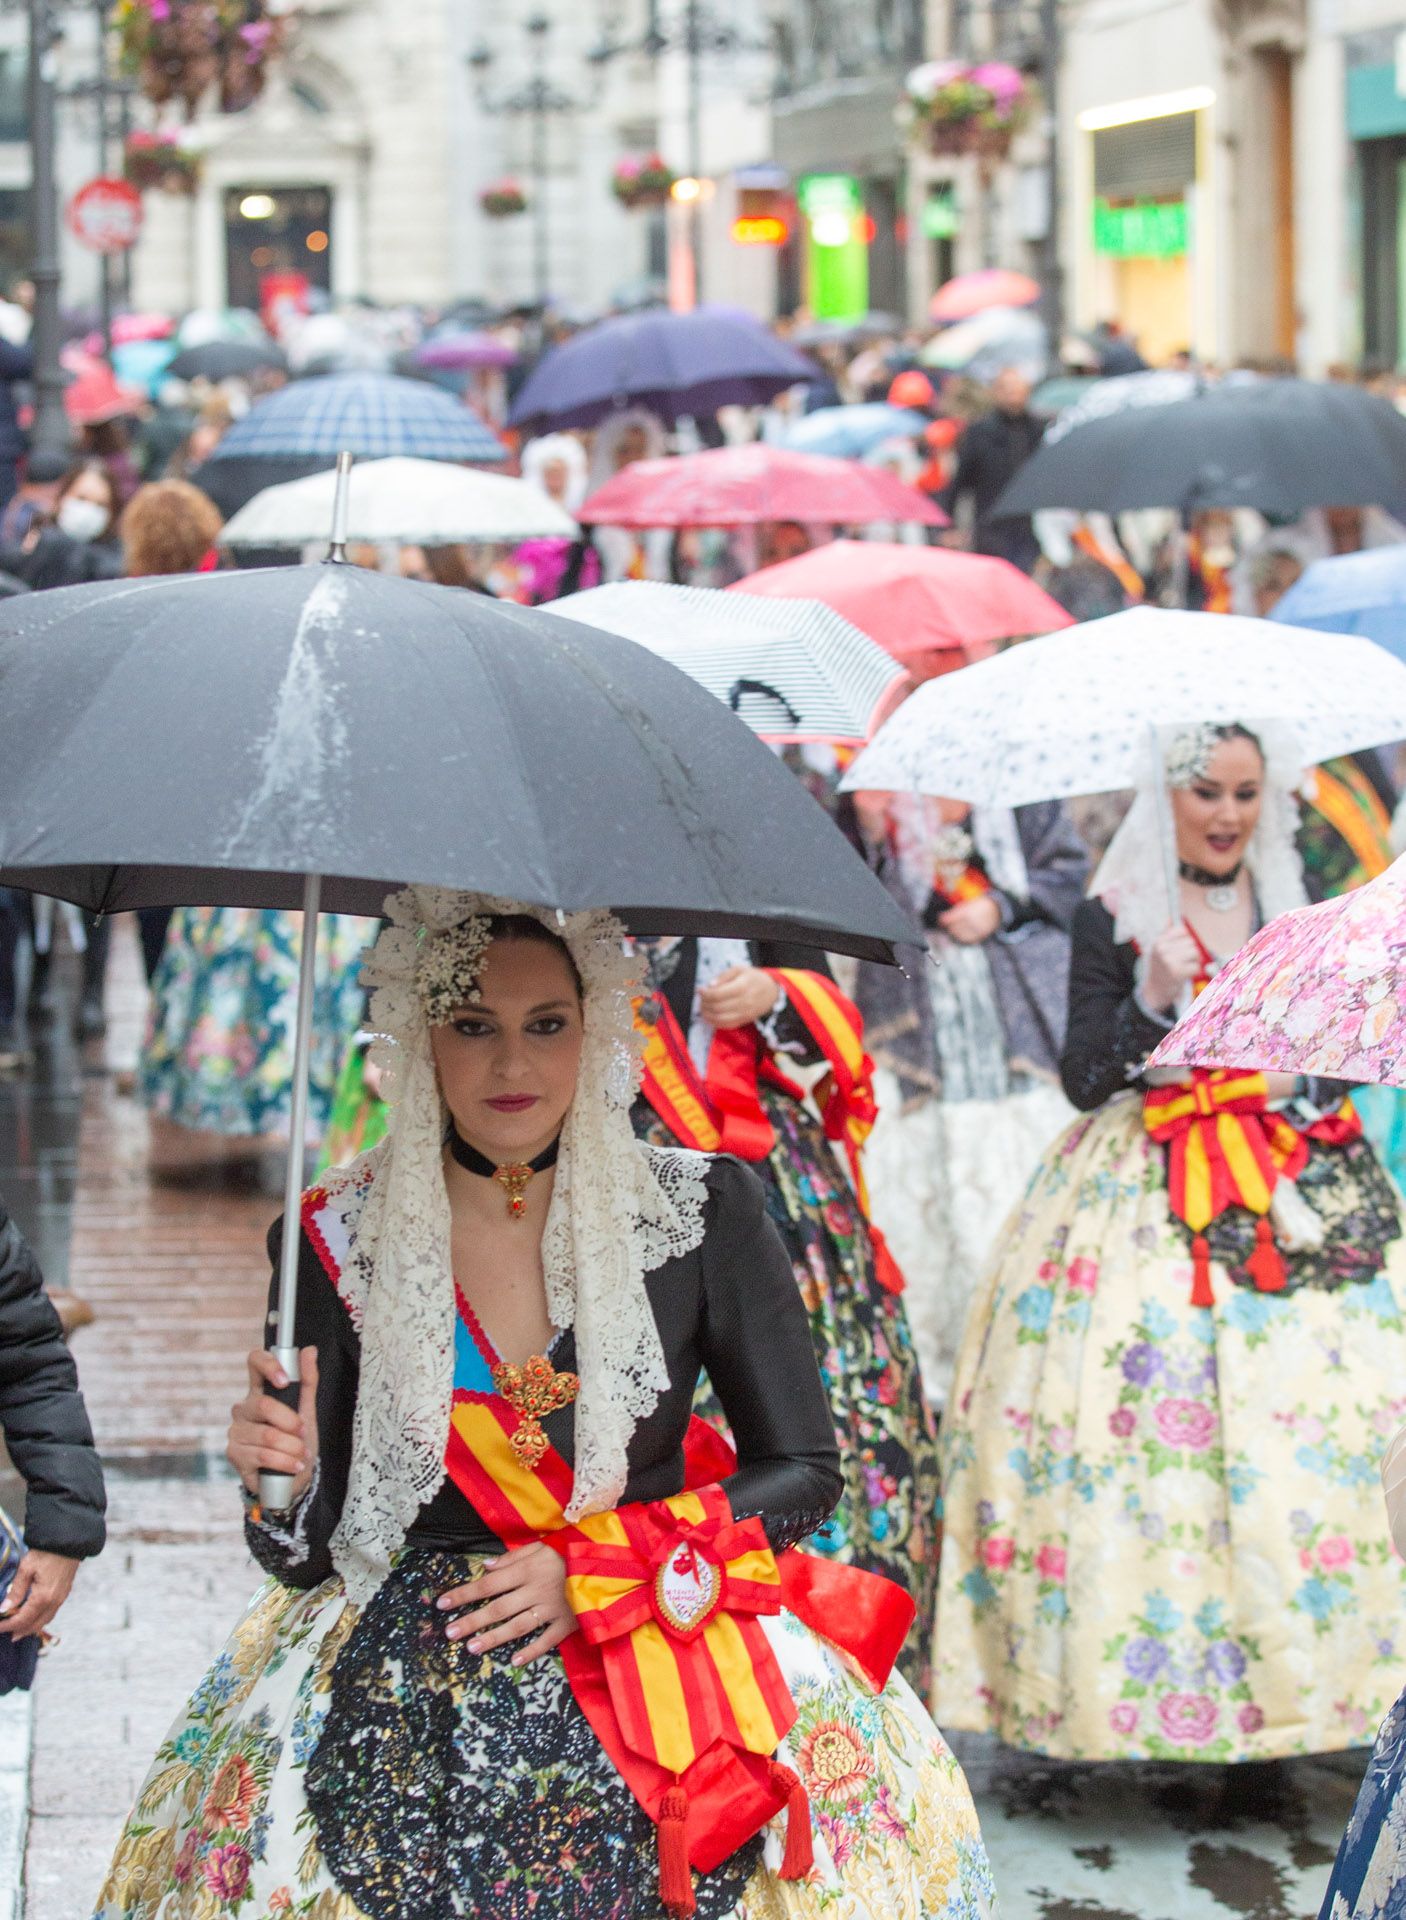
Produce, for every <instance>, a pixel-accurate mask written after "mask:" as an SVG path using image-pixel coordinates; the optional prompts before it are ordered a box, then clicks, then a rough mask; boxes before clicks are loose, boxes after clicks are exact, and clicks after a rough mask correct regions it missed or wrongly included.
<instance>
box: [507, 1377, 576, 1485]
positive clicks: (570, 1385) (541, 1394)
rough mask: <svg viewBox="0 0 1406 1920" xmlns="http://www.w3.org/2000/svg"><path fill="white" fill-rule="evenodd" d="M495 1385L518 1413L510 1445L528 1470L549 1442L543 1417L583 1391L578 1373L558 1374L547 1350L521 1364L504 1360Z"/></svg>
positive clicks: (565, 1405)
mask: <svg viewBox="0 0 1406 1920" xmlns="http://www.w3.org/2000/svg"><path fill="white" fill-rule="evenodd" d="M493 1388H494V1391H495V1392H496V1393H500V1394H501V1395H502V1396H503V1398H504V1399H505V1400H506V1401H507V1403H508V1405H509V1406H510V1407H511V1408H512V1410H513V1412H514V1413H516V1414H517V1415H518V1416H519V1420H518V1424H517V1426H516V1427H515V1428H514V1430H513V1431H512V1433H510V1434H509V1435H508V1444H509V1446H510V1447H511V1448H512V1450H513V1452H514V1453H515V1454H516V1455H517V1457H518V1459H519V1460H521V1462H522V1464H523V1465H524V1466H525V1467H527V1468H528V1469H529V1470H531V1469H532V1468H535V1467H536V1465H537V1463H538V1461H539V1460H540V1459H541V1458H542V1455H543V1454H544V1453H545V1452H546V1451H547V1447H548V1445H549V1442H548V1440H547V1436H546V1434H545V1433H544V1432H543V1431H542V1416H543V1414H547V1413H555V1412H556V1411H557V1409H558V1408H559V1407H569V1406H570V1405H571V1402H572V1401H573V1400H574V1399H575V1398H576V1396H577V1394H578V1393H579V1392H580V1391H581V1380H580V1376H579V1375H578V1374H574V1373H558V1372H557V1371H556V1369H555V1368H554V1367H553V1365H552V1363H551V1361H550V1360H549V1359H548V1358H547V1356H546V1355H545V1354H544V1353H534V1354H533V1356H532V1358H531V1359H530V1360H527V1361H525V1362H524V1363H523V1365H522V1366H520V1367H518V1366H514V1365H512V1363H511V1362H509V1361H507V1360H504V1361H502V1362H500V1364H499V1365H498V1366H496V1367H495V1368H494V1369H493Z"/></svg>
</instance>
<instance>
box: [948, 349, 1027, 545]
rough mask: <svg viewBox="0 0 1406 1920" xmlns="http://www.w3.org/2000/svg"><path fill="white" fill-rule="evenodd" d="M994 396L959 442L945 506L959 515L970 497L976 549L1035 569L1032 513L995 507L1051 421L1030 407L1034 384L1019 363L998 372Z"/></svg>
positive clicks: (973, 540)
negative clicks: (960, 506) (997, 510)
mask: <svg viewBox="0 0 1406 1920" xmlns="http://www.w3.org/2000/svg"><path fill="white" fill-rule="evenodd" d="M991 397H992V399H993V400H994V401H995V403H996V404H995V407H994V408H993V410H992V411H991V412H990V413H987V414H983V415H982V417H981V419H979V420H973V422H972V423H971V425H970V426H969V427H968V428H967V430H966V432H965V433H964V434H963V435H962V438H961V440H960V441H959V442H958V453H957V471H956V473H955V474H954V475H953V477H952V484H951V486H950V487H948V489H947V492H946V495H945V496H944V499H943V505H944V506H945V507H946V509H947V511H948V512H949V513H953V514H954V515H955V510H956V504H957V502H958V501H959V500H961V499H963V498H965V497H966V496H967V495H970V496H971V502H972V508H973V512H974V514H975V521H976V524H975V526H974V527H973V529H972V552H973V553H989V554H994V555H995V556H996V558H997V559H999V560H1009V561H1010V562H1011V564H1012V565H1013V566H1017V567H1019V568H1020V569H1021V571H1022V572H1023V573H1029V572H1030V571H1031V570H1032V568H1033V567H1034V565H1035V562H1036V561H1037V560H1038V559H1039V557H1040V546H1039V542H1038V541H1037V540H1036V538H1035V530H1034V526H1033V524H1032V522H1031V520H1030V517H1029V515H1028V514H1025V515H1020V514H1017V515H1011V514H1002V515H1001V516H1000V517H999V518H998V517H996V516H995V515H994V514H993V512H992V508H993V507H994V506H995V505H996V502H997V500H998V499H999V498H1000V497H1001V494H1002V493H1003V492H1004V491H1005V488H1006V485H1007V483H1008V482H1009V481H1011V480H1013V479H1014V478H1015V475H1016V474H1017V473H1018V472H1019V471H1020V469H1021V468H1022V467H1023V466H1024V465H1025V463H1026V461H1027V460H1028V459H1029V458H1030V456H1031V454H1032V453H1034V451H1035V449H1036V448H1037V447H1038V446H1039V444H1040V442H1041V440H1042V439H1043V438H1044V435H1045V423H1044V421H1043V420H1041V419H1040V418H1039V416H1038V415H1037V414H1033V413H1032V412H1031V411H1030V382H1029V381H1028V380H1027V379H1026V377H1025V375H1024V374H1023V373H1021V372H1019V371H1018V369H1017V368H1015V367H1005V368H1003V369H1002V371H1001V372H1000V373H998V374H997V375H996V378H995V379H994V380H993V381H992V382H991Z"/></svg>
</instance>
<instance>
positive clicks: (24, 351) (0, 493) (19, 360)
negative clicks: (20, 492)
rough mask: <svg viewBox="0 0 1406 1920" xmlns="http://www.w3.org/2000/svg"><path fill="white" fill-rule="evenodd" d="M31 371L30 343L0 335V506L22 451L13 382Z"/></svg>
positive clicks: (9, 491) (15, 483) (10, 487)
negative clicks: (11, 340)
mask: <svg viewBox="0 0 1406 1920" xmlns="http://www.w3.org/2000/svg"><path fill="white" fill-rule="evenodd" d="M33 371H34V350H33V348H32V347H29V346H14V345H12V344H11V342H10V341H8V340H4V339H0V507H7V506H8V505H9V504H10V499H11V496H12V495H13V493H14V491H15V488H16V487H17V486H18V484H19V462H20V458H21V456H22V455H23V453H24V435H23V434H22V433H21V432H20V423H19V408H18V405H17V404H16V400H15V382H16V381H17V380H28V379H29V377H30V375H31V374H32V373H33Z"/></svg>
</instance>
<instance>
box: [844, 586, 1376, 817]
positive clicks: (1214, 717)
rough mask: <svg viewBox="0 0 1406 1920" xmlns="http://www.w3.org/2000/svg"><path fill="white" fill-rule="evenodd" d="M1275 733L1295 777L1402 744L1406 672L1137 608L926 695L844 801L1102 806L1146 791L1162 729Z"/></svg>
mask: <svg viewBox="0 0 1406 1920" xmlns="http://www.w3.org/2000/svg"><path fill="white" fill-rule="evenodd" d="M1233 721H1239V722H1241V723H1242V724H1243V725H1244V726H1247V727H1252V728H1253V727H1256V726H1262V727H1263V726H1270V727H1275V728H1283V729H1284V730H1285V731H1286V732H1290V733H1291V734H1292V736H1293V741H1294V744H1295V746H1296V747H1297V750H1298V753H1299V756H1300V764H1301V765H1303V766H1305V767H1307V766H1311V765H1313V764H1314V763H1315V762H1317V761H1320V760H1327V759H1331V758H1332V756H1333V755H1334V754H1339V753H1352V752H1355V751H1356V750H1357V749H1358V748H1361V747H1370V746H1375V745H1378V744H1379V743H1381V742H1382V741H1385V740H1399V739H1403V738H1406V666H1403V665H1402V664H1401V662H1400V661H1398V660H1395V659H1393V658H1392V656H1391V655H1390V654H1389V653H1387V652H1386V651H1385V650H1384V649H1383V648H1381V647H1378V646H1376V645H1374V644H1373V642H1372V641H1370V640H1362V639H1358V638H1356V637H1355V636H1353V635H1349V634H1337V633H1318V632H1315V631H1312V630H1311V629H1309V628H1306V627H1290V626H1278V625H1274V624H1272V623H1271V622H1270V621H1267V620H1248V619H1242V618H1239V617H1237V616H1235V615H1233V614H1222V613H1186V612H1183V611H1181V610H1180V609H1177V608H1161V607H1134V608H1133V609H1131V610H1130V611H1129V612H1127V613H1115V614H1112V615H1111V616H1110V617H1109V618H1108V619H1106V620H1089V621H1085V622H1084V623H1083V624H1082V625H1080V626H1077V627H1067V628H1066V629H1065V630H1064V631H1063V632H1062V633H1052V634H1046V635H1045V636H1044V637H1043V638H1042V639H1039V640H1028V641H1026V642H1024V643H1023V644H1022V645H1020V646H1017V647H1013V648H1012V649H1011V650H1010V651H1009V652H1008V653H1003V654H1001V655H999V656H998V657H997V658H995V659H992V660H979V661H977V662H976V664H975V665H974V666H969V667H965V668H963V670H962V671H961V672H960V673H953V674H948V675H946V676H945V677H944V678H942V679H939V680H932V681H929V682H928V684H927V685H926V686H923V687H920V688H919V690H918V691H917V693H915V694H914V696H913V698H912V699H911V700H908V701H906V702H905V703H904V705H903V706H902V707H901V708H900V709H899V710H898V712H897V713H896V714H895V715H894V716H893V718H892V719H891V720H889V721H887V722H886V723H885V724H884V726H883V727H882V728H881V729H880V731H879V733H878V735H877V736H876V737H875V739H874V741H873V742H872V743H871V745H870V746H869V747H867V748H866V749H865V751H864V752H863V753H862V754H860V756H859V758H858V759H857V760H856V761H855V763H854V765H853V766H852V767H851V768H850V770H849V773H848V774H847V775H846V777H845V780H844V782H843V784H844V786H845V787H846V788H850V789H854V788H871V789H875V790H880V791H896V792H916V793H929V794H940V795H944V796H950V797H952V798H955V799H961V800H968V801H970V802H971V803H972V804H973V805H974V806H1008V807H1009V806H1017V807H1018V806H1022V805H1024V804H1026V803H1028V802H1030V801H1034V800H1057V799H1063V798H1065V797H1067V796H1069V795H1072V794H1080V793H1106V792H1110V791H1113V790H1115V789H1118V788H1124V787H1132V786H1136V785H1137V784H1138V783H1139V782H1140V781H1142V780H1143V779H1145V778H1146V775H1147V771H1148V760H1149V738H1150V734H1151V732H1152V730H1153V729H1158V728H1160V729H1164V730H1165V729H1167V728H1177V727H1186V726H1198V725H1228V724H1230V723H1231V722H1233Z"/></svg>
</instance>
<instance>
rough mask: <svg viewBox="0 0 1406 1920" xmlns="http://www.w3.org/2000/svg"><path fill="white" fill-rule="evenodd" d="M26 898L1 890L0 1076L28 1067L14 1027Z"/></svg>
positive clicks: (26, 1056)
mask: <svg viewBox="0 0 1406 1920" xmlns="http://www.w3.org/2000/svg"><path fill="white" fill-rule="evenodd" d="M25 919H26V916H25V911H24V905H23V896H22V895H21V894H19V893H18V892H17V891H16V890H15V889H14V888H13V887H0V1073H13V1072H14V1071H15V1069H16V1067H22V1066H24V1065H25V1063H26V1061H27V1059H28V1052H27V1049H26V1048H25V1047H24V1046H23V1044H22V1043H21V1041H20V1037H19V1032H18V1029H17V1027H16V1024H15V1017H16V1014H17V1012H18V1002H17V998H16V970H15V958H16V955H17V953H18V951H19V946H20V941H21V939H22V937H23V935H24V931H25Z"/></svg>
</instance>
